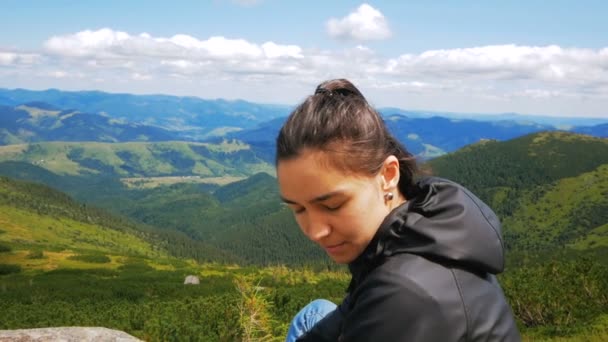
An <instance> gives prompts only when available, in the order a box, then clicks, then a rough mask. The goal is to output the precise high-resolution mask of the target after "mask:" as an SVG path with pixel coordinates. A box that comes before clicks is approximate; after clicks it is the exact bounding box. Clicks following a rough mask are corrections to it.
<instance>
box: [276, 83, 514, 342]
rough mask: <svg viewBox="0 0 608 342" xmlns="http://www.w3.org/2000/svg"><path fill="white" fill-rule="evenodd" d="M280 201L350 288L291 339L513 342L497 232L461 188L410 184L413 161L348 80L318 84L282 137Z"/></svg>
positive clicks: (303, 322) (435, 181) (303, 319)
mask: <svg viewBox="0 0 608 342" xmlns="http://www.w3.org/2000/svg"><path fill="white" fill-rule="evenodd" d="M276 158H277V159H276V166H277V178H278V182H279V188H280V192H281V197H282V199H283V201H284V202H285V203H286V204H287V205H288V206H289V207H290V208H291V209H292V210H293V212H294V215H295V218H296V221H297V223H298V225H299V226H300V228H301V229H302V231H303V233H304V234H305V235H306V236H307V237H308V238H310V239H311V240H312V241H314V242H315V243H317V244H319V245H320V246H321V247H322V248H324V249H325V251H326V252H327V254H328V255H329V256H330V257H331V258H332V259H333V260H334V261H336V262H338V263H342V264H348V267H349V269H350V272H351V274H352V280H351V282H350V285H349V287H348V291H347V295H346V297H345V298H344V300H343V302H342V303H341V304H340V305H339V306H337V307H336V306H335V305H334V304H333V303H330V302H328V301H323V300H317V301H314V302H312V303H311V304H309V305H308V306H307V307H305V308H304V309H302V311H301V312H300V313H298V315H296V317H295V318H294V320H293V322H292V325H291V327H290V330H289V332H288V336H287V341H294V340H295V339H297V340H298V341H518V340H520V337H519V333H518V331H517V327H516V325H515V321H514V319H513V314H512V312H511V310H510V308H509V306H508V304H507V302H506V301H505V298H504V295H503V292H502V290H501V288H500V286H499V285H498V283H497V281H496V277H495V274H497V273H499V272H501V271H502V269H503V262H504V259H503V243H502V240H501V236H500V224H499V222H498V219H497V218H496V216H495V215H494V213H493V212H492V211H491V210H490V209H489V208H488V207H487V206H486V205H485V204H484V203H482V202H481V201H480V200H479V199H478V198H476V197H475V196H474V195H473V194H471V193H470V192H469V191H467V190H466V189H465V188H463V187H461V186H460V185H458V184H455V183H453V182H450V181H447V180H444V179H440V178H430V177H427V178H420V179H418V180H416V179H415V176H416V164H415V161H414V158H413V156H412V155H411V154H410V153H409V152H407V150H406V149H405V148H404V147H403V146H402V145H401V144H400V143H399V142H398V141H397V139H395V138H394V137H393V136H392V135H391V134H390V133H389V132H388V131H387V128H386V126H385V124H384V122H383V121H382V119H381V117H380V115H379V114H378V113H377V112H376V111H375V110H374V109H373V108H371V107H370V106H369V104H368V103H367V101H366V100H365V98H364V97H363V95H362V94H361V93H360V92H359V90H358V89H357V88H355V86H354V85H353V84H352V83H350V82H349V81H347V80H344V79H340V80H332V81H327V82H324V83H322V84H321V85H319V86H318V87H317V90H316V91H315V94H314V95H312V96H309V97H308V98H307V99H306V100H305V101H304V102H303V103H302V104H301V105H300V106H298V107H297V108H296V109H295V110H294V111H293V113H292V114H291V115H290V116H289V118H288V119H287V121H286V122H285V124H284V126H283V127H282V128H281V131H280V133H279V136H278V138H277V157H276Z"/></svg>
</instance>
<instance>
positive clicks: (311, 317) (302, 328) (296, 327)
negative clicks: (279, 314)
mask: <svg viewBox="0 0 608 342" xmlns="http://www.w3.org/2000/svg"><path fill="white" fill-rule="evenodd" d="M335 309H336V304H334V303H332V302H330V301H328V300H325V299H316V300H313V301H312V302H310V303H309V304H308V305H306V306H305V307H304V308H303V309H302V310H300V312H298V314H297V315H296V316H295V317H294V318H293V320H292V321H291V325H290V326H289V331H288V332H287V338H286V339H285V342H295V341H296V339H297V338H298V337H300V336H302V335H304V333H306V332H307V331H308V330H310V329H311V328H312V327H313V326H314V325H315V324H316V323H317V322H318V321H320V320H321V319H323V317H325V316H326V315H327V314H328V313H330V312H332V311H334V310H335Z"/></svg>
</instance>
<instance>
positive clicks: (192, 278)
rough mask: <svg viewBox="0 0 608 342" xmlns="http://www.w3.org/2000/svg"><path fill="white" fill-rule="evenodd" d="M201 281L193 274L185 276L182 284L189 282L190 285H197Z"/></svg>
mask: <svg viewBox="0 0 608 342" xmlns="http://www.w3.org/2000/svg"><path fill="white" fill-rule="evenodd" d="M200 283H201V282H200V280H199V279H198V277H197V276H194V275H189V276H187V277H186V280H184V285H186V284H191V285H199V284H200Z"/></svg>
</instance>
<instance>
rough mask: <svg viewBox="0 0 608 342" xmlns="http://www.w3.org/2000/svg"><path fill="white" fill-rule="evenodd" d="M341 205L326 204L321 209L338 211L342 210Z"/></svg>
mask: <svg viewBox="0 0 608 342" xmlns="http://www.w3.org/2000/svg"><path fill="white" fill-rule="evenodd" d="M343 204H344V203H340V204H338V205H328V204H326V205H324V206H323V208H325V209H326V210H328V211H337V210H338V209H340V208H342V205H343Z"/></svg>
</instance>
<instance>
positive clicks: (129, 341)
mask: <svg viewBox="0 0 608 342" xmlns="http://www.w3.org/2000/svg"><path fill="white" fill-rule="evenodd" d="M9 341H10V342H42V341H45V342H46V341H57V342H80V341H92V342H102V341H103V342H106V341H108V342H137V341H139V342H143V341H142V340H140V339H137V338H135V337H133V336H131V335H129V334H127V333H126V332H123V331H119V330H112V329H108V328H100V327H61V328H39V329H19V330H0V342H9Z"/></svg>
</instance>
